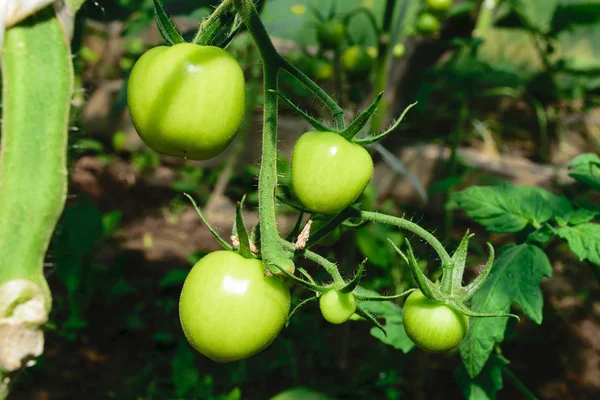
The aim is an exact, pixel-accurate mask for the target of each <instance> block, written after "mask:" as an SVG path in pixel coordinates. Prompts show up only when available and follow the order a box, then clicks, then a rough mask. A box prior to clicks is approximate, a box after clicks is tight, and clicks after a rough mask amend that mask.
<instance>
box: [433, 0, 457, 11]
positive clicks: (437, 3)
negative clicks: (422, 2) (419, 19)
mask: <svg viewBox="0 0 600 400" xmlns="http://www.w3.org/2000/svg"><path fill="white" fill-rule="evenodd" d="M451 6H452V0H427V8H429V9H430V10H432V11H447V10H448V9H450V7H451Z"/></svg>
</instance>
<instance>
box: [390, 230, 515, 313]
mask: <svg viewBox="0 0 600 400" xmlns="http://www.w3.org/2000/svg"><path fill="white" fill-rule="evenodd" d="M471 237H472V235H471V234H470V233H469V232H468V231H467V233H466V234H465V236H464V237H463V239H462V241H461V242H460V244H459V246H458V248H457V249H456V251H455V252H454V254H453V256H452V262H450V263H447V264H445V265H442V270H443V272H442V279H441V281H436V282H435V283H434V282H432V281H431V280H430V279H429V278H428V277H427V276H426V275H425V274H424V273H423V271H422V270H421V269H420V268H419V265H418V263H417V260H416V258H415V255H414V252H413V249H412V246H411V245H410V242H409V241H408V239H407V240H406V242H405V243H406V248H407V251H406V254H405V253H404V252H402V251H401V250H400V249H399V248H398V247H397V246H396V245H395V244H394V243H393V242H392V241H391V240H389V239H388V240H389V241H390V243H391V244H392V246H393V247H394V249H395V250H396V252H397V253H398V254H399V255H400V256H401V257H402V258H403V259H404V261H405V262H406V263H407V264H408V266H409V268H410V271H411V274H412V276H413V278H414V280H415V282H416V283H417V287H418V289H419V290H420V291H421V292H422V293H423V295H424V296H425V297H426V298H427V300H429V301H431V302H435V303H440V304H443V305H445V306H447V307H448V308H450V309H452V310H454V311H456V312H458V313H460V314H462V315H465V316H467V317H474V318H494V317H512V318H516V319H517V320H518V319H519V317H518V316H517V315H515V314H509V313H480V312H476V311H473V310H471V309H470V308H468V307H467V306H466V305H465V302H466V301H467V300H469V299H470V298H471V297H472V296H473V295H474V294H475V293H476V292H477V290H479V288H480V287H481V286H482V285H483V283H484V282H485V280H486V278H487V277H488V275H489V272H490V270H491V268H492V265H493V264H494V248H493V247H492V245H491V244H489V243H488V249H489V252H490V255H489V257H488V260H487V262H486V264H485V265H484V267H483V269H482V270H481V273H480V274H479V276H477V278H475V279H474V280H473V282H471V283H470V284H468V285H467V286H465V287H463V286H462V280H463V274H464V269H465V263H466V259H467V248H468V246H469V239H470V238H471Z"/></svg>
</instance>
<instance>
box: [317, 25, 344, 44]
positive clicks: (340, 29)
mask: <svg viewBox="0 0 600 400" xmlns="http://www.w3.org/2000/svg"><path fill="white" fill-rule="evenodd" d="M345 38H346V26H345V25H344V24H343V23H341V22H340V21H325V22H323V23H321V24H320V25H319V27H318V28H317V41H318V42H319V46H321V48H323V49H337V48H339V47H340V46H341V45H342V44H343V43H344V39H345Z"/></svg>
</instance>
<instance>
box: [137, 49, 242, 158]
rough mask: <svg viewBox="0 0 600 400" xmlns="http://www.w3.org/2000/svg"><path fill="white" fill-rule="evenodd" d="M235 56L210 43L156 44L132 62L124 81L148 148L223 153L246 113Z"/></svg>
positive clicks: (210, 154) (176, 153) (203, 155)
mask: <svg viewBox="0 0 600 400" xmlns="http://www.w3.org/2000/svg"><path fill="white" fill-rule="evenodd" d="M245 86H246V84H245V82H244V74H243V72H242V69H241V68H240V65H239V64H238V62H237V61H236V60H235V59H234V58H233V57H232V56H230V55H229V54H228V53H227V52H226V51H225V50H223V49H221V48H218V47H213V46H198V45H195V44H191V43H180V44H176V45H174V46H171V47H167V46H159V47H155V48H153V49H151V50H149V51H147V52H146V53H144V55H142V57H140V59H139V60H138V61H137V62H136V63H135V65H134V67H133V70H132V71H131V76H130V77H129V84H128V87H127V103H128V105H129V112H130V114H131V119H132V121H133V125H134V126H135V128H136V130H137V132H138V133H139V135H140V137H141V138H142V140H143V141H144V143H146V144H147V145H148V146H149V147H151V148H152V149H154V150H156V151H158V152H160V153H164V154H168V155H172V156H177V157H185V158H189V159H193V160H205V159H208V158H211V157H214V156H216V155H218V154H219V153H221V152H222V151H223V150H224V149H225V148H226V147H227V146H228V145H229V143H230V142H231V141H232V140H233V138H234V136H235V134H236V131H237V129H238V128H239V126H240V124H241V123H242V121H243V119H244V113H245V107H246V88H245Z"/></svg>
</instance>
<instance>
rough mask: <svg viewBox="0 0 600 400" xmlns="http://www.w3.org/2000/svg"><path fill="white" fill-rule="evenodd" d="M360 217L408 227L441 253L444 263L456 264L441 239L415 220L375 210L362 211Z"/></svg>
mask: <svg viewBox="0 0 600 400" xmlns="http://www.w3.org/2000/svg"><path fill="white" fill-rule="evenodd" d="M360 217H361V218H362V219H365V220H368V221H372V222H378V223H381V224H387V225H394V226H397V227H398V228H402V229H406V230H407V231H410V232H413V233H414V234H415V235H417V236H419V237H421V238H422V239H423V240H425V241H426V242H427V243H429V245H430V246H431V247H433V249H434V250H435V251H436V253H437V254H438V255H439V257H440V259H441V261H442V265H454V262H453V261H452V257H450V255H449V254H448V252H447V251H446V249H445V248H444V246H443V245H442V244H441V243H440V241H439V240H437V239H436V237H435V236H433V235H432V234H431V233H429V232H427V231H426V230H425V229H423V228H421V227H420V226H419V225H417V224H415V223H414V222H410V221H409V220H406V219H404V218H399V217H393V216H391V215H386V214H380V213H377V212H373V211H361V212H360Z"/></svg>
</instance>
